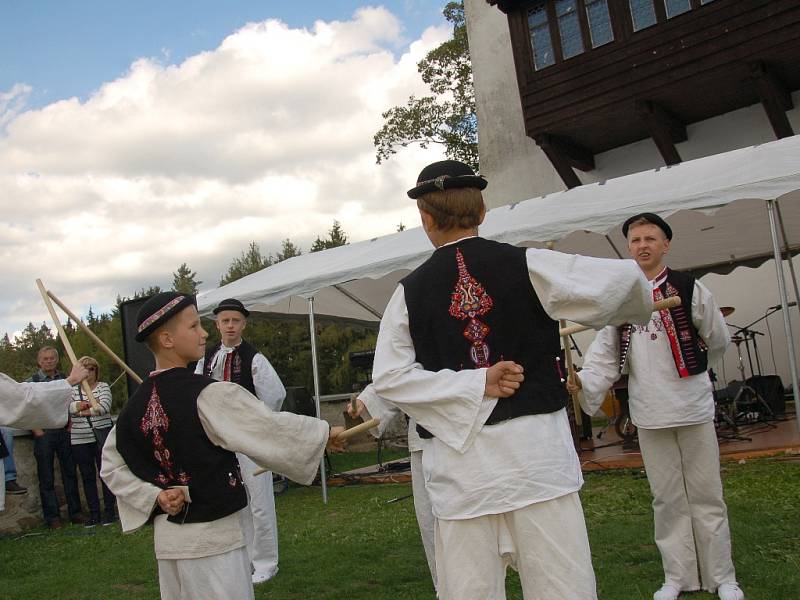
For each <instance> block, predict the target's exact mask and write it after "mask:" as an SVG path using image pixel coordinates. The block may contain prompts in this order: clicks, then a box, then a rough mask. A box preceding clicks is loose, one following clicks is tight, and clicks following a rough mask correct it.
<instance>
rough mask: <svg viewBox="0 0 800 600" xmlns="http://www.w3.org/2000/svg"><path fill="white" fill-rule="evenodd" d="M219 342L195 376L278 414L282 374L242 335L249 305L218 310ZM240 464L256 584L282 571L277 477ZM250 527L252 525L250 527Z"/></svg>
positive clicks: (247, 462)
mask: <svg viewBox="0 0 800 600" xmlns="http://www.w3.org/2000/svg"><path fill="white" fill-rule="evenodd" d="M213 312H214V314H215V315H216V320H215V323H216V325H217V329H218V330H219V333H220V337H221V339H220V342H219V343H218V344H216V345H215V346H213V347H211V348H206V354H205V357H204V358H202V359H200V361H198V363H197V367H196V369H195V373H197V374H199V375H205V376H206V377H211V378H212V379H216V380H217V381H232V382H234V383H238V384H239V385H241V386H242V387H244V388H245V389H246V390H247V391H248V392H250V393H251V394H253V395H254V396H256V397H257V398H258V399H259V400H261V401H262V402H263V403H264V404H266V405H267V408H269V409H270V410H272V411H278V410H280V408H281V404H283V400H284V398H286V388H284V387H283V384H282V383H281V380H280V378H279V377H278V374H277V373H276V372H275V369H273V368H272V365H271V364H269V361H268V360H267V358H266V357H265V356H264V355H263V354H262V353H261V352H259V351H258V350H257V349H256V348H255V347H253V345H252V344H250V343H248V342H247V340H244V339H242V332H243V331H244V329H245V327H246V326H247V318H248V317H249V316H250V311H248V310H247V309H246V308H245V307H244V304H242V303H241V302H240V301H239V300H236V299H235V298H228V299H227V300H223V301H222V302H220V303H219V306H217V307H216V308H215V309H214V311H213ZM236 458H238V459H239V466H240V467H241V468H242V478H243V479H244V485H245V487H246V488H247V492H248V497H249V504H250V514H251V515H252V517H253V519H252V526H249V527H248V530H247V532H246V533H247V554H248V556H249V557H250V563H251V564H252V565H253V583H254V584H258V583H264V582H265V581H268V580H270V579H272V578H273V577H274V576H275V574H276V573H277V572H278V521H277V517H276V516H275V496H274V492H273V489H272V473H271V472H270V471H267V472H265V473H262V474H259V475H256V474H255V472H256V471H257V470H258V465H256V463H255V462H253V460H251V459H250V458H249V457H247V456H245V455H244V454H239V455H237V457H236ZM247 525H250V524H249V523H247Z"/></svg>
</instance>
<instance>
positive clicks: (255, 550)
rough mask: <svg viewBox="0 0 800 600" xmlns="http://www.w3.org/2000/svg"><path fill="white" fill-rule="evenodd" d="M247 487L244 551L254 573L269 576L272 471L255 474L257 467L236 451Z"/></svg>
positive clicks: (274, 545)
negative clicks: (247, 513)
mask: <svg viewBox="0 0 800 600" xmlns="http://www.w3.org/2000/svg"><path fill="white" fill-rule="evenodd" d="M236 457H237V458H238V459H239V466H240V467H241V470H242V479H244V485H245V487H246V488H247V494H248V497H249V506H250V514H251V515H252V518H251V519H247V518H245V540H246V542H247V554H248V556H249V557H250V562H251V563H252V565H253V569H254V570H255V572H256V573H265V574H268V575H270V576H272V575H274V574H275V572H276V571H277V570H278V520H277V518H276V516H275V494H274V492H273V488H272V472H271V471H267V472H266V473H264V474H262V475H258V476H254V475H253V473H254V472H255V471H256V469H259V468H260V467H259V466H258V465H257V464H256V463H254V462H253V461H252V460H250V459H249V458H248V457H247V456H245V455H244V454H239V453H238V452H237V453H236Z"/></svg>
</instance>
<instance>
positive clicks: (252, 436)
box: [197, 381, 330, 485]
mask: <svg viewBox="0 0 800 600" xmlns="http://www.w3.org/2000/svg"><path fill="white" fill-rule="evenodd" d="M197 412H198V414H199V415H200V421H201V422H202V424H203V429H204V430H205V432H206V435H207V436H208V439H210V440H211V441H212V442H213V443H214V444H216V445H217V446H220V447H222V448H225V449H226V450H230V451H232V452H240V453H242V454H244V455H246V456H249V457H250V458H251V459H252V460H253V461H254V462H255V463H256V464H258V465H259V466H261V467H263V468H265V469H267V470H269V471H273V472H276V473H280V474H282V475H285V476H286V477H288V478H289V479H291V480H293V481H296V482H298V483H302V484H305V485H308V484H310V483H311V482H312V481H313V480H314V476H315V475H316V473H317V467H318V466H319V463H320V459H321V458H322V454H323V452H324V451H325V445H326V444H327V442H328V435H329V432H330V427H329V426H328V424H327V423H326V422H325V421H321V420H319V419H315V418H313V417H304V416H301V415H295V414H292V413H287V412H272V411H271V410H270V409H269V408H267V407H266V406H265V405H264V403H263V402H261V401H260V400H259V399H258V398H256V397H255V396H253V395H252V394H251V393H250V392H248V391H247V390H246V389H244V388H243V387H242V386H240V385H238V384H236V383H230V382H227V381H219V382H217V383H212V384H211V385H208V386H206V388H205V389H204V390H203V391H202V392H201V393H200V395H199V396H198V397H197Z"/></svg>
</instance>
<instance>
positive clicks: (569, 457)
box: [373, 160, 652, 600]
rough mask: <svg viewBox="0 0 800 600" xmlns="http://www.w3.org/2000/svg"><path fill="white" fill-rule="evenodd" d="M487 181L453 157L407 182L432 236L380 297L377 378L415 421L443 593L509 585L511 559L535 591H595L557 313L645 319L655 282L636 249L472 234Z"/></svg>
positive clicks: (585, 595) (490, 595)
mask: <svg viewBox="0 0 800 600" xmlns="http://www.w3.org/2000/svg"><path fill="white" fill-rule="evenodd" d="M485 187H486V180H485V179H483V178H482V177H479V176H476V175H475V174H474V173H473V171H472V170H471V169H470V168H469V167H468V166H467V165H465V164H463V163H460V162H457V161H452V160H447V161H441V162H437V163H434V164H432V165H429V166H428V167H426V168H425V169H423V170H422V172H421V173H420V175H419V178H418V182H417V185H416V187H414V188H413V189H412V190H410V191H409V192H408V195H409V196H410V197H411V198H414V199H416V200H417V207H418V208H419V211H420V216H421V218H422V225H423V228H424V230H425V232H426V234H427V235H428V238H429V239H430V241H431V242H432V243H433V245H434V246H435V247H436V251H435V252H434V253H433V255H432V256H431V258H430V259H429V260H428V261H427V262H425V263H424V264H423V265H422V266H420V267H419V268H418V269H416V270H415V271H414V272H413V273H411V274H410V275H409V276H408V277H406V278H405V279H404V280H403V281H402V282H401V284H400V285H399V286H398V288H397V290H396V292H395V294H394V295H393V296H392V299H391V300H390V301H389V305H388V306H387V307H386V311H385V312H384V316H383V320H382V321H381V329H380V333H379V335H378V342H377V346H376V350H375V362H374V372H373V380H374V383H375V390H376V392H377V393H378V395H379V396H381V397H383V398H385V399H386V400H388V401H389V402H392V403H393V404H395V405H396V406H398V408H400V409H401V410H402V411H403V412H405V413H406V414H408V415H410V416H411V417H413V418H414V419H415V420H416V421H417V423H418V424H419V426H420V427H419V432H420V435H421V437H422V438H423V440H424V441H423V444H424V451H423V454H422V460H423V470H424V474H425V483H426V488H427V490H428V493H429V494H430V497H431V502H432V505H433V513H434V515H435V516H436V519H437V520H436V527H435V544H436V574H437V578H438V584H439V588H438V590H439V595H440V597H441V598H443V599H445V600H469V599H475V600H478V599H480V600H486V599H502V598H505V569H506V566H507V565H509V564H512V565H514V566H515V567H516V568H517V570H518V571H519V574H520V580H521V582H522V588H523V593H524V595H525V597H526V598H538V599H546V600H550V599H553V600H555V599H559V600H563V599H564V598H569V599H570V600H592V599H595V598H596V597H597V596H596V591H595V580H594V572H593V570H592V565H591V556H590V552H589V543H588V539H587V536H586V526H585V523H584V519H583V511H582V508H581V504H580V500H579V498H578V490H579V489H580V487H581V485H582V483H583V479H582V477H581V471H580V464H579V462H578V459H577V455H576V454H575V450H574V447H573V444H572V437H571V434H570V429H569V423H568V420H567V416H566V411H565V409H564V407H565V406H566V402H567V398H568V396H567V394H566V391H565V390H564V388H563V385H562V384H561V382H560V373H559V371H560V369H559V366H560V363H559V361H557V357H558V356H559V354H560V348H559V337H558V322H557V321H556V320H555V319H560V318H566V319H570V320H573V321H577V322H579V323H585V324H588V325H592V326H594V327H601V326H604V325H606V324H608V323H609V322H613V323H623V322H626V321H633V322H642V323H643V322H646V321H647V319H649V317H650V312H651V310H652V296H651V294H650V290H649V287H648V284H647V281H646V280H645V278H644V277H643V276H642V274H641V272H640V271H639V270H638V269H637V268H636V265H635V264H634V263H633V262H625V261H611V260H601V259H592V258H584V257H579V256H570V255H565V254H561V253H558V252H552V251H549V250H535V249H530V250H527V251H526V250H525V249H524V248H517V247H514V246H510V245H508V244H501V243H497V242H493V241H489V240H485V239H482V238H480V237H478V236H477V229H478V225H479V224H480V223H481V222H482V221H483V217H484V215H485V207H484V204H483V198H482V196H481V193H480V190H482V189H484V188H485ZM511 361H513V362H511ZM517 363H518V364H517ZM523 370H524V380H523V376H522V375H521V372H522V371H523ZM510 382H514V385H511V384H510ZM515 387H516V388H518V389H514V388H515Z"/></svg>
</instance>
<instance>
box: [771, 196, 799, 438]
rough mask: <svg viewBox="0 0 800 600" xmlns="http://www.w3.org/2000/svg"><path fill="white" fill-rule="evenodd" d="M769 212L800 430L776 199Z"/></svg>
mask: <svg viewBox="0 0 800 600" xmlns="http://www.w3.org/2000/svg"><path fill="white" fill-rule="evenodd" d="M767 214H768V215H769V231H770V233H771V234H772V248H773V251H774V253H775V272H776V274H777V276H778V291H779V293H780V296H781V306H782V307H783V327H784V329H785V330H786V346H787V348H788V350H789V372H790V373H791V374H792V395H793V396H794V408H795V420H796V421H797V429H798V430H800V386H798V384H797V359H796V358H795V348H794V337H793V336H792V323H791V321H790V319H789V306H788V305H789V300H788V299H787V297H786V282H785V281H784V279H783V260H782V257H781V249H780V245H779V244H778V231H777V226H776V223H775V201H774V200H767Z"/></svg>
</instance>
